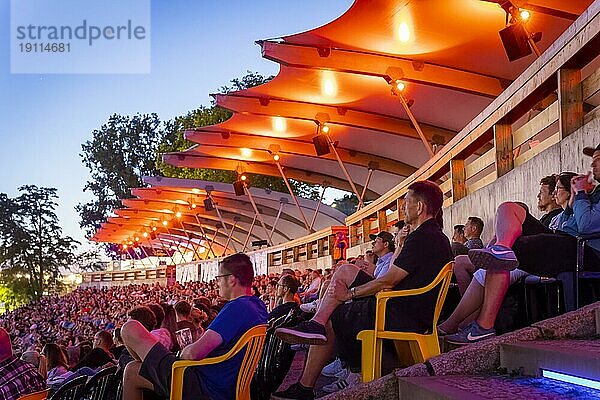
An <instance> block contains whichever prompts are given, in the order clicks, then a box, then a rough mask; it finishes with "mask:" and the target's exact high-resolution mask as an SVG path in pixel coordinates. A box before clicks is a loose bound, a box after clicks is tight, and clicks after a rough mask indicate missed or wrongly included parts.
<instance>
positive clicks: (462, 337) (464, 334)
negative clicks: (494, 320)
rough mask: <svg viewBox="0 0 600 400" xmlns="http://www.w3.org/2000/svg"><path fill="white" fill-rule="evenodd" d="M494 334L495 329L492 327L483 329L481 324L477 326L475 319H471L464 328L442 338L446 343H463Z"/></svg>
mask: <svg viewBox="0 0 600 400" xmlns="http://www.w3.org/2000/svg"><path fill="white" fill-rule="evenodd" d="M494 336H496V330H495V329H494V328H490V329H483V328H482V327H481V326H479V324H478V323H477V321H473V322H471V323H470V324H469V325H467V326H465V327H464V329H462V330H460V331H458V332H456V333H455V334H452V335H448V336H446V337H445V338H444V339H445V340H446V342H448V343H452V344H458V345H463V344H469V343H477V342H480V341H482V340H486V339H491V338H493V337H494Z"/></svg>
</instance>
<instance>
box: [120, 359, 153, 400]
mask: <svg viewBox="0 0 600 400" xmlns="http://www.w3.org/2000/svg"><path fill="white" fill-rule="evenodd" d="M141 367H142V363H141V362H140V361H132V362H130V363H129V364H127V366H126V367H125V371H123V400H143V399H144V389H148V390H152V389H153V388H154V387H153V386H152V383H150V382H148V381H147V380H146V379H144V378H142V377H141V376H140V368H141Z"/></svg>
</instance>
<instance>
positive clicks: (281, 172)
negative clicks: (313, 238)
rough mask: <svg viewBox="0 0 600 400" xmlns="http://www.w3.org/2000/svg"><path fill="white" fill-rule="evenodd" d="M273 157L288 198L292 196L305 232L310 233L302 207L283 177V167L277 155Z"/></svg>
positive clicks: (285, 177)
mask: <svg viewBox="0 0 600 400" xmlns="http://www.w3.org/2000/svg"><path fill="white" fill-rule="evenodd" d="M275 156H276V157H277V159H275ZM275 156H274V157H273V161H274V162H275V165H277V169H279V173H280V174H281V177H282V178H283V181H284V182H285V186H286V187H287V189H288V191H289V192H290V196H292V200H293V201H294V204H295V205H296V208H297V209H298V212H299V213H300V216H301V217H302V221H304V226H306V232H307V233H311V229H310V226H309V225H308V221H307V220H306V216H305V215H304V211H302V207H300V203H298V199H297V198H296V195H295V194H294V191H293V190H292V187H291V186H290V182H288V179H287V176H285V172H284V171H283V167H282V166H281V164H280V163H279V155H277V154H275ZM280 210H281V208H280ZM277 218H279V214H277ZM273 229H275V227H273ZM271 235H273V234H272V233H271Z"/></svg>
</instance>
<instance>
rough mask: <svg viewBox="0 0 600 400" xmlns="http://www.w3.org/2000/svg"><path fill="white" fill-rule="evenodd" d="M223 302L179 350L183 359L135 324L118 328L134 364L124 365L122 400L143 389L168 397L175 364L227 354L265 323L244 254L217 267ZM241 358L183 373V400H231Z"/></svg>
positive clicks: (134, 396)
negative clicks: (203, 328)
mask: <svg viewBox="0 0 600 400" xmlns="http://www.w3.org/2000/svg"><path fill="white" fill-rule="evenodd" d="M216 279H217V281H218V284H219V293H220V295H221V297H223V298H225V299H229V300H230V301H229V303H227V304H226V305H225V306H224V307H223V309H222V310H221V312H220V313H219V315H217V317H216V318H215V319H214V320H213V322H212V323H211V324H210V325H209V326H208V328H207V329H206V332H205V333H204V334H203V335H202V336H201V337H200V338H199V339H198V340H196V341H195V342H194V343H192V344H190V345H189V346H187V347H185V348H184V349H183V350H182V351H181V356H180V357H176V356H175V355H174V354H172V353H171V352H169V351H168V350H167V349H165V348H164V347H163V346H162V345H161V344H160V343H158V341H157V340H156V339H155V338H154V336H152V335H151V334H150V333H149V332H148V330H146V328H144V327H143V326H142V324H140V323H139V322H137V321H133V320H132V321H128V322H126V323H125V324H124V325H123V328H122V329H121V336H122V337H123V341H124V342H125V346H127V348H128V349H129V352H130V353H131V355H132V356H133V357H134V359H135V360H136V361H132V362H130V363H129V364H127V367H126V368H125V373H124V375H123V398H124V399H127V400H136V399H140V400H141V399H143V391H144V390H153V391H154V392H155V393H156V394H157V395H159V396H161V397H169V393H170V390H171V369H172V366H173V363H174V362H175V361H177V360H179V359H184V360H202V359H204V358H207V357H216V356H220V355H223V354H225V353H227V351H229V350H230V349H231V348H232V347H233V346H234V345H235V343H236V342H237V341H238V340H239V338H240V337H241V336H242V335H243V334H244V333H245V332H247V331H248V330H249V329H250V328H252V327H254V326H256V325H260V324H265V323H266V322H267V310H266V308H265V304H264V303H263V302H262V301H260V299H258V298H257V297H254V296H252V289H251V287H252V280H253V279H254V270H253V268H252V262H251V261H250V258H248V256H247V255H245V254H242V253H238V254H234V255H232V256H229V257H226V258H224V259H223V261H221V262H220V263H219V269H218V275H217V277H216ZM243 356H244V353H243V352H240V353H238V354H237V355H236V356H235V357H233V358H231V359H229V360H227V361H224V362H222V363H219V364H214V365H206V366H201V367H194V368H190V369H187V370H186V373H185V380H184V388H183V400H186V399H194V400H199V399H213V400H221V399H223V400H225V399H234V398H235V388H236V383H237V375H238V372H239V369H240V365H241V362H242V359H243Z"/></svg>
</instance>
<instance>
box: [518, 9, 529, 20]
mask: <svg viewBox="0 0 600 400" xmlns="http://www.w3.org/2000/svg"><path fill="white" fill-rule="evenodd" d="M519 15H520V16H521V20H523V21H527V20H528V19H529V17H531V14H530V13H529V11H527V10H521V11H519Z"/></svg>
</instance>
